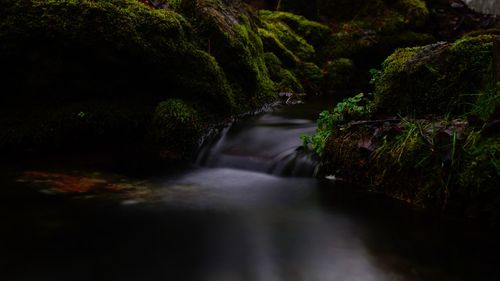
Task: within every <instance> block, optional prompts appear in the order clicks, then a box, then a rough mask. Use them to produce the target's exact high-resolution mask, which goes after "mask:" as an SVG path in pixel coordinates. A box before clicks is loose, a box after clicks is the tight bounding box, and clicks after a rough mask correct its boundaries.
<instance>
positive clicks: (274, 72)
mask: <svg viewBox="0 0 500 281" xmlns="http://www.w3.org/2000/svg"><path fill="white" fill-rule="evenodd" d="M265 58H266V66H267V69H268V70H269V74H270V76H271V80H273V81H274V82H275V84H276V89H277V90H278V92H280V93H303V92H304V88H303V87H302V84H301V83H300V82H299V80H298V79H297V77H296V76H295V74H294V73H292V72H291V71H290V70H288V69H286V68H284V67H283V64H282V63H281V61H280V60H279V58H278V57H277V56H276V55H275V54H273V53H265Z"/></svg>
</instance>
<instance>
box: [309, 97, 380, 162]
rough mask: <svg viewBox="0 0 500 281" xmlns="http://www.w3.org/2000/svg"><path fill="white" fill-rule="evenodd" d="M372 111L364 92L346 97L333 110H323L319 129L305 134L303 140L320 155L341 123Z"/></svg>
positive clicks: (364, 115)
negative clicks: (310, 134) (311, 133)
mask: <svg viewBox="0 0 500 281" xmlns="http://www.w3.org/2000/svg"><path fill="white" fill-rule="evenodd" d="M370 112H371V107H370V103H369V102H368V101H367V99H366V98H365V95H364V94H362V93H361V94H358V95H356V96H354V97H350V98H346V99H344V100H343V101H342V102H340V103H338V104H337V105H336V106H335V108H334V109H333V111H331V112H330V111H323V112H321V113H320V115H319V119H318V121H317V123H318V129H317V131H316V133H315V134H314V135H312V136H307V135H303V136H302V137H301V138H302V141H303V142H304V145H305V146H308V147H309V148H311V149H312V150H313V151H315V152H316V153H317V154H318V155H322V154H323V152H324V150H325V145H326V142H327V140H328V138H330V136H331V135H332V133H333V131H334V130H335V129H336V128H337V127H339V126H340V125H343V124H346V123H347V122H349V121H351V120H354V119H357V118H361V117H366V116H367V115H368V114H370Z"/></svg>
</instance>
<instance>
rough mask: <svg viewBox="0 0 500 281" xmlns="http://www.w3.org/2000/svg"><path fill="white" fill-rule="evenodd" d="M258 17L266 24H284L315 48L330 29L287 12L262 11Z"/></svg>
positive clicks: (323, 39) (323, 40) (328, 33)
mask: <svg viewBox="0 0 500 281" xmlns="http://www.w3.org/2000/svg"><path fill="white" fill-rule="evenodd" d="M259 16H260V18H261V19H262V20H263V21H266V22H281V23H284V24H286V25H287V26H288V27H290V28H291V29H292V30H293V31H294V32H295V33H296V34H297V35H299V36H301V37H302V38H304V39H305V40H306V41H307V42H308V43H309V44H311V45H313V46H314V47H315V48H318V47H320V46H321V44H323V43H324V42H325V40H326V39H327V38H328V36H329V35H330V33H331V30H330V28H329V27H328V26H326V25H324V24H321V23H319V22H316V21H311V20H308V19H307V18H305V17H303V16H300V15H296V14H292V13H288V12H279V11H274V12H272V11H267V10H262V11H259Z"/></svg>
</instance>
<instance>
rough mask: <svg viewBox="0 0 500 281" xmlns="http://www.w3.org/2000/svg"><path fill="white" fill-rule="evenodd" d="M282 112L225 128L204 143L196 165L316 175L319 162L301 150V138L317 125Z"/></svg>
mask: <svg viewBox="0 0 500 281" xmlns="http://www.w3.org/2000/svg"><path fill="white" fill-rule="evenodd" d="M279 113H280V112H279V111H278V112H271V113H265V114H262V115H259V116H256V117H253V118H249V119H247V120H244V121H241V122H238V123H235V124H233V125H231V126H229V127H227V128H225V129H224V130H222V131H221V132H220V133H219V135H218V136H217V137H214V138H211V139H210V140H208V141H206V142H205V144H204V145H203V147H202V149H201V151H200V153H199V155H198V158H197V160H196V164H197V165H199V166H203V167H212V168H214V167H225V168H233V169H240V170H249V171H255V172H261V173H267V174H273V175H278V176H292V177H311V176H313V175H314V174H315V169H316V166H317V164H318V159H317V156H316V155H315V154H314V153H312V152H311V151H309V150H307V149H304V148H303V147H302V143H301V140H300V136H301V135H302V134H311V133H313V132H314V131H315V130H316V124H315V122H314V121H313V120H308V119H297V118H290V117H285V116H280V115H279Z"/></svg>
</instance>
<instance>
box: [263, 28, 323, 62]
mask: <svg viewBox="0 0 500 281" xmlns="http://www.w3.org/2000/svg"><path fill="white" fill-rule="evenodd" d="M264 28H265V29H266V30H267V31H268V32H270V33H271V34H273V35H274V36H275V37H276V39H277V40H278V41H279V42H281V43H282V44H283V46H285V47H286V49H288V50H290V51H291V52H292V53H293V54H294V55H296V56H297V57H298V58H299V59H300V60H304V61H309V60H312V59H313V58H314V55H315V49H314V47H313V46H312V45H310V44H309V43H308V42H307V41H306V40H305V39H304V38H302V37H301V36H299V35H298V34H297V33H295V31H294V30H292V29H291V28H290V27H289V26H288V25H286V24H284V23H282V22H273V21H269V22H265V24H264Z"/></svg>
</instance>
